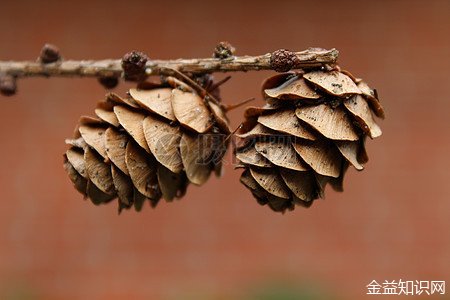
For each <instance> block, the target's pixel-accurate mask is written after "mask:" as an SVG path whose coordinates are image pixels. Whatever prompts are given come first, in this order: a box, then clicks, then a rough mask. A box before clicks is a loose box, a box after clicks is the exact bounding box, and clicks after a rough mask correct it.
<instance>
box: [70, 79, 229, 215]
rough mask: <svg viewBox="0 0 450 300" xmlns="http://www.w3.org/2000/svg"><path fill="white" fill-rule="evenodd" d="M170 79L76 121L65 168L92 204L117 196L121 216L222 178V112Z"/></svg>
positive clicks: (107, 103)
mask: <svg viewBox="0 0 450 300" xmlns="http://www.w3.org/2000/svg"><path fill="white" fill-rule="evenodd" d="M206 95H207V96H204V95H200V94H199V93H197V92H195V91H194V89H193V88H192V87H191V86H189V85H187V84H185V83H183V82H181V81H179V80H177V79H175V78H171V77H169V78H167V80H165V81H164V83H159V84H149V83H147V84H145V86H144V85H142V84H141V86H140V88H138V89H131V90H130V91H129V92H128V96H127V97H125V98H121V97H119V96H117V95H115V94H113V93H109V94H108V95H107V96H106V100H104V101H102V102H99V103H98V105H97V108H96V109H95V113H96V115H97V117H98V118H92V117H81V119H80V122H79V125H78V127H77V129H76V131H75V137H74V139H72V140H67V143H68V144H70V145H71V148H70V149H69V150H67V152H66V154H65V155H64V157H65V163H64V166H65V169H66V171H67V172H68V174H69V177H70V179H71V180H72V182H73V183H74V185H75V187H76V189H77V190H78V191H79V192H80V193H82V194H83V195H84V196H85V197H88V198H89V199H91V201H92V202H93V203H94V204H96V205H98V204H101V203H107V202H109V201H111V200H113V199H114V198H116V197H117V198H118V199H119V201H118V202H119V212H120V211H121V210H122V209H128V208H130V207H132V206H133V205H134V207H135V209H136V210H138V211H139V210H140V209H141V208H142V205H143V203H144V202H145V200H146V199H149V200H150V203H151V205H152V206H153V207H154V206H156V204H157V203H158V201H159V200H160V199H161V197H163V198H165V199H166V200H168V201H171V200H172V199H174V198H180V197H182V196H183V195H184V194H185V192H186V188H187V186H188V184H189V183H193V184H195V185H201V184H203V183H204V182H206V180H207V179H208V177H209V175H210V173H211V172H212V171H215V173H216V175H218V176H219V175H220V173H221V160H222V157H223V156H224V154H225V151H226V147H227V145H226V136H227V135H228V134H229V133H230V130H229V127H228V120H227V118H226V116H225V112H224V109H223V107H222V105H220V103H218V102H217V100H215V99H213V98H212V97H211V96H208V94H207V93H206Z"/></svg>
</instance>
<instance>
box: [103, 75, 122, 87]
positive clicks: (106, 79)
mask: <svg viewBox="0 0 450 300" xmlns="http://www.w3.org/2000/svg"><path fill="white" fill-rule="evenodd" d="M98 82H99V83H100V84H101V85H103V86H104V87H105V88H107V89H113V88H115V87H116V86H117V85H118V84H119V78H117V77H116V76H102V77H100V78H99V79H98Z"/></svg>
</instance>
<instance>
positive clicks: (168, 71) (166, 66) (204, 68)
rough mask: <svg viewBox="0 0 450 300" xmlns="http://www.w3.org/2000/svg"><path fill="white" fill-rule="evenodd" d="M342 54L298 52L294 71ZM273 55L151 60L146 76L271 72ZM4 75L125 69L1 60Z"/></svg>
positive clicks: (115, 64) (100, 73) (116, 64)
mask: <svg viewBox="0 0 450 300" xmlns="http://www.w3.org/2000/svg"><path fill="white" fill-rule="evenodd" d="M338 54H339V52H338V51H337V50H336V49H331V50H325V49H318V48H310V49H307V50H304V51H301V52H295V55H296V56H297V58H298V59H297V60H296V63H295V65H294V66H293V69H301V68H315V67H321V66H325V65H334V64H335V63H336V60H337V57H338ZM270 57H271V53H267V54H264V55H260V56H232V57H229V58H226V59H218V58H199V59H177V60H149V61H148V62H147V63H146V75H148V76H150V75H174V74H173V73H174V71H173V70H177V71H178V72H182V73H185V74H204V73H212V72H237V71H244V72H245V71H252V70H271V69H273V67H272V66H271V64H270ZM0 74H4V75H10V76H14V77H17V78H19V77H35V76H44V77H50V76H55V77H105V76H115V77H121V76H122V75H123V69H122V66H121V60H120V59H107V60H78V61H77V60H61V61H57V62H54V63H47V64H44V63H42V62H39V61H38V62H36V61H0Z"/></svg>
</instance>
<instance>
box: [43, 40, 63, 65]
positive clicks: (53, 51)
mask: <svg viewBox="0 0 450 300" xmlns="http://www.w3.org/2000/svg"><path fill="white" fill-rule="evenodd" d="M60 59H61V54H60V53H59V49H58V47H56V46H55V45H52V44H45V45H44V47H42V49H41V54H40V55H39V61H40V62H41V63H43V64H50V63H54V62H57V61H58V60H60Z"/></svg>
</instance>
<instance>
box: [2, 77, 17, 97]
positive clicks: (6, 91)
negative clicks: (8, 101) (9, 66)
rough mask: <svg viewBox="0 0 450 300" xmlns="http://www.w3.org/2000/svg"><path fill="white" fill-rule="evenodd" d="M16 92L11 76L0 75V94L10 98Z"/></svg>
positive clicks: (14, 82) (13, 79)
mask: <svg viewBox="0 0 450 300" xmlns="http://www.w3.org/2000/svg"><path fill="white" fill-rule="evenodd" d="M16 91H17V84H16V78H15V77H14V76H11V75H0V93H1V94H2V95H4V96H12V95H14V94H15V93H16Z"/></svg>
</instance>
